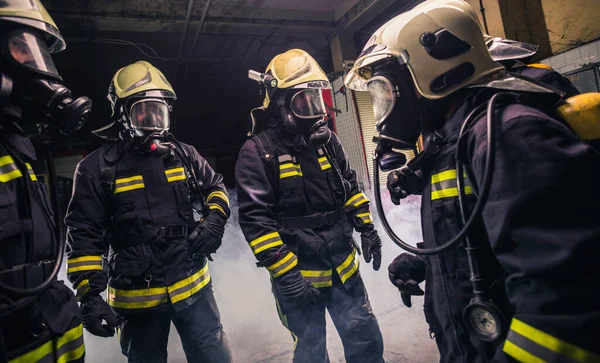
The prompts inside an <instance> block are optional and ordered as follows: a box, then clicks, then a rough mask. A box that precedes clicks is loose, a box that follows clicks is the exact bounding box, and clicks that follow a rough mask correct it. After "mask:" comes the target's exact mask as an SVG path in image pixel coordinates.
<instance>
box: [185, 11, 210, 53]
mask: <svg viewBox="0 0 600 363" xmlns="http://www.w3.org/2000/svg"><path fill="white" fill-rule="evenodd" d="M211 4H212V0H208V1H207V2H206V6H204V11H202V17H201V18H200V24H198V30H196V36H195V37H194V46H193V47H192V53H191V54H190V55H189V56H190V57H194V55H196V47H197V46H198V40H200V33H201V32H202V28H204V23H206V16H207V15H208V9H209V8H210V5H211Z"/></svg>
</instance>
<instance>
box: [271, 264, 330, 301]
mask: <svg viewBox="0 0 600 363" xmlns="http://www.w3.org/2000/svg"><path fill="white" fill-rule="evenodd" d="M273 282H274V284H275V289H276V290H277V293H278V295H279V297H280V298H281V299H282V300H283V301H284V302H285V303H286V304H287V305H294V306H297V307H299V308H302V307H308V306H311V305H314V304H316V303H317V301H318V298H319V296H321V293H320V292H319V290H318V289H317V288H316V287H314V286H313V284H311V283H310V282H308V280H307V279H305V278H304V276H302V274H300V271H298V270H296V269H294V270H291V271H289V272H288V273H286V274H284V275H283V276H281V277H276V278H274V279H273Z"/></svg>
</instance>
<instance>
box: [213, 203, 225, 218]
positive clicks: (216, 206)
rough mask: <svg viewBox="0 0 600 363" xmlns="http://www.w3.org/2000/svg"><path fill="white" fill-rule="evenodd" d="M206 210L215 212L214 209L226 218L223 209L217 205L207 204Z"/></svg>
mask: <svg viewBox="0 0 600 363" xmlns="http://www.w3.org/2000/svg"><path fill="white" fill-rule="evenodd" d="M208 209H210V210H215V209H216V210H218V211H219V212H221V213H223V215H224V216H225V217H227V213H225V209H223V208H222V207H221V206H220V205H218V204H212V203H211V204H209V205H208Z"/></svg>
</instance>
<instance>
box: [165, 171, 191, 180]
mask: <svg viewBox="0 0 600 363" xmlns="http://www.w3.org/2000/svg"><path fill="white" fill-rule="evenodd" d="M165 175H166V176H167V181H168V182H169V183H171V182H174V181H177V180H186V179H187V177H186V176H185V169H183V168H182V167H179V168H173V169H167V170H165Z"/></svg>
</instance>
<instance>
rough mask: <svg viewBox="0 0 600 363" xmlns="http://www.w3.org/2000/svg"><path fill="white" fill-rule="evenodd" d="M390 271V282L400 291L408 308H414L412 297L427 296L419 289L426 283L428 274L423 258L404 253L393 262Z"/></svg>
mask: <svg viewBox="0 0 600 363" xmlns="http://www.w3.org/2000/svg"><path fill="white" fill-rule="evenodd" d="M388 271H389V273H390V274H389V275H390V281H391V282H392V284H394V285H395V286H396V287H397V288H398V290H400V296H401V297H402V302H403V303H404V305H406V306H407V307H409V308H410V307H411V306H412V303H411V301H410V297H411V295H414V296H420V295H425V292H424V291H423V290H421V288H420V287H419V284H420V283H421V282H423V281H425V274H426V272H427V262H426V261H425V259H424V258H423V257H421V256H417V255H411V254H408V253H402V254H400V255H398V257H396V258H395V259H394V261H392V263H391V264H390V265H389V267H388Z"/></svg>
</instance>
